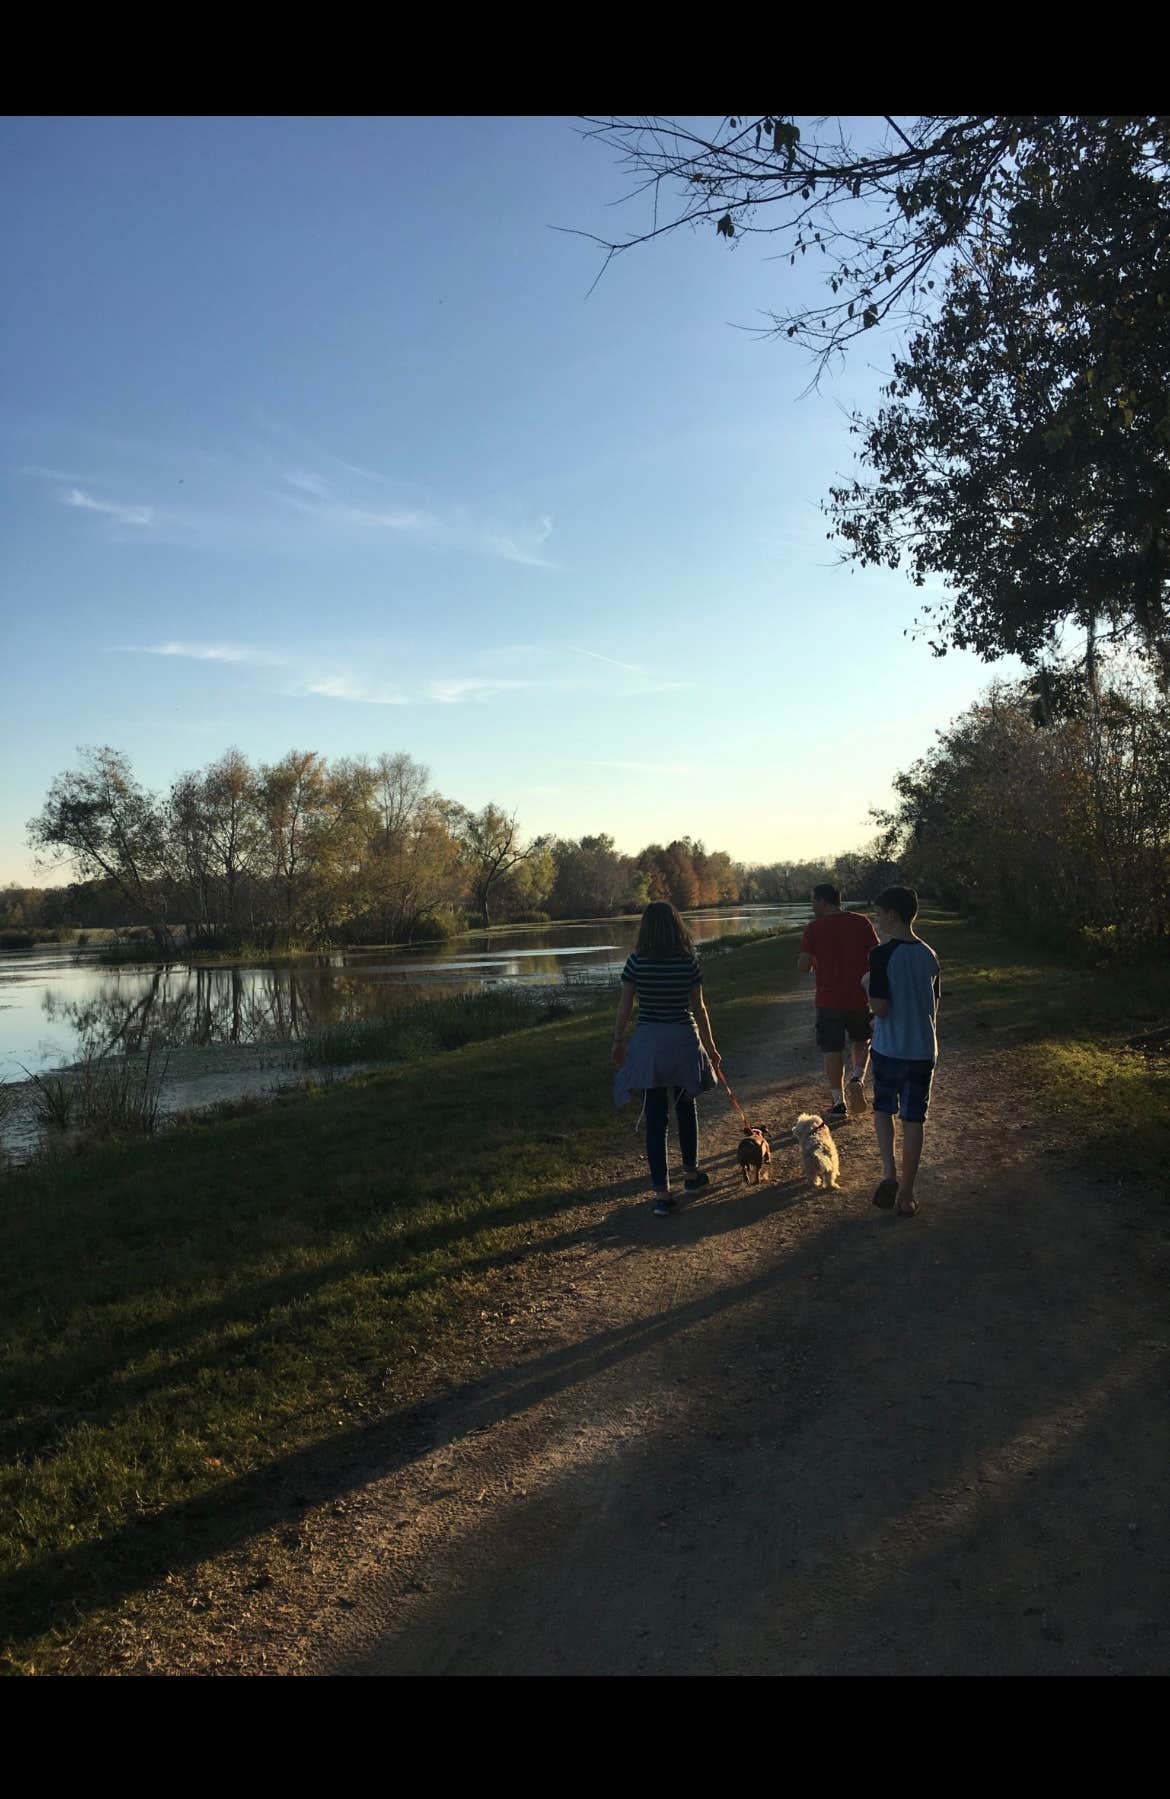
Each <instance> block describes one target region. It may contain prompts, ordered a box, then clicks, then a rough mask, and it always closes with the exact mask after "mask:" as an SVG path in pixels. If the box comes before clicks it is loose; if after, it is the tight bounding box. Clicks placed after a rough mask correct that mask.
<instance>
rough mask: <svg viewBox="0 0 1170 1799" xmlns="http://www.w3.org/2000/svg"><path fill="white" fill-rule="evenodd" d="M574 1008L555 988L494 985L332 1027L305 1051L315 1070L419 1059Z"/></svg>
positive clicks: (304, 1046)
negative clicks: (356, 1064)
mask: <svg viewBox="0 0 1170 1799" xmlns="http://www.w3.org/2000/svg"><path fill="white" fill-rule="evenodd" d="M571 1010H572V1007H571V1005H570V1003H569V1001H568V1000H567V999H565V998H563V997H562V996H561V995H560V993H559V992H558V991H557V990H556V989H555V988H552V989H540V988H533V989H523V988H515V987H489V988H487V989H486V990H485V991H484V992H482V993H459V994H454V995H452V996H450V997H448V998H443V999H421V1000H416V1001H415V1002H414V1003H413V1004H412V1005H408V1006H402V1007H401V1008H400V1009H399V1010H398V1011H397V1012H392V1013H390V1014H389V1016H388V1017H386V1018H369V1019H353V1020H349V1021H347V1022H345V1023H342V1024H336V1025H332V1026H330V1028H329V1029H328V1030H325V1031H318V1032H317V1033H316V1035H314V1036H312V1037H306V1038H304V1039H303V1040H302V1043H301V1046H300V1047H301V1051H302V1053H303V1056H304V1059H305V1062H306V1063H307V1064H308V1066H309V1067H311V1068H322V1067H331V1068H341V1067H345V1066H346V1065H350V1066H352V1064H353V1063H355V1062H405V1061H413V1060H416V1059H417V1058H418V1057H420V1056H432V1055H436V1054H437V1053H439V1052H440V1051H442V1050H452V1049H463V1048H464V1047H465V1046H466V1045H467V1044H469V1043H485V1042H487V1041H488V1039H489V1038H492V1037H506V1036H509V1035H511V1034H512V1033H513V1032H515V1031H523V1030H527V1029H529V1028H531V1026H533V1025H536V1024H547V1023H548V1022H549V1021H550V1020H551V1019H554V1018H564V1017H566V1016H567V1015H568V1013H569V1012H570V1011H571Z"/></svg>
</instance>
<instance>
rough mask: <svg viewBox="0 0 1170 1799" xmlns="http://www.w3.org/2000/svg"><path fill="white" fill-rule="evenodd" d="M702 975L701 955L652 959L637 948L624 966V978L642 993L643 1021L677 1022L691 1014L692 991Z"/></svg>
mask: <svg viewBox="0 0 1170 1799" xmlns="http://www.w3.org/2000/svg"><path fill="white" fill-rule="evenodd" d="M702 979H703V976H702V972H701V970H700V968H699V958H698V957H697V956H671V957H670V958H669V960H668V961H665V962H652V961H651V960H650V958H649V957H648V956H639V955H638V953H637V951H635V952H634V954H633V955H632V956H630V957H629V958H628V959H627V961H626V965H625V967H624V968H623V969H622V980H623V981H628V982H629V983H630V985H631V987H633V988H634V990H635V991H636V993H637V995H638V1023H639V1024H677V1023H678V1022H679V1021H680V1020H681V1019H684V1018H689V1017H690V1016H691V1006H690V998H691V993H692V992H693V990H694V989H695V988H696V987H697V986H698V985H699V983H700V981H701V980H702Z"/></svg>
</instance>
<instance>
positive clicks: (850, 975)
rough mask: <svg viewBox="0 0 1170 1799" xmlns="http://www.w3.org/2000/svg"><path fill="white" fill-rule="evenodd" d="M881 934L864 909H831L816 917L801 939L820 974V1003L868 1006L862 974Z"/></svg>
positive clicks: (839, 1007)
mask: <svg viewBox="0 0 1170 1799" xmlns="http://www.w3.org/2000/svg"><path fill="white" fill-rule="evenodd" d="M877 940H878V934H877V932H876V931H875V930H874V928H873V926H872V925H871V924H870V922H869V919H868V918H866V917H865V916H864V914H862V913H861V912H828V913H826V914H825V916H824V917H823V918H814V919H813V921H812V923H811V924H810V925H809V926H808V927H807V929H806V930H805V933H804V936H803V937H802V938H801V940H800V947H801V949H802V950H803V951H804V952H805V953H806V954H807V955H810V956H811V957H812V959H813V967H814V968H815V969H816V974H817V1005H818V1006H827V1007H831V1008H832V1009H833V1010H834V1011H838V1012H860V1011H862V1010H863V1009H864V1008H866V1007H867V1005H868V1002H867V1000H866V997H865V988H864V987H863V986H862V985H861V977H862V975H863V974H865V973H866V972H867V971H868V969H869V952H870V950H871V949H872V948H873V946H874V944H875V943H876V942H877Z"/></svg>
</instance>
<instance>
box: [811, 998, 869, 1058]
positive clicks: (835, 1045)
mask: <svg viewBox="0 0 1170 1799" xmlns="http://www.w3.org/2000/svg"><path fill="white" fill-rule="evenodd" d="M872 1035H873V1013H872V1012H871V1011H870V1010H869V1008H868V1007H866V1006H863V1007H862V1009H861V1011H860V1012H840V1011H838V1010H837V1008H836V1006H818V1007H817V1048H818V1049H823V1050H824V1051H825V1054H826V1055H832V1054H833V1053H834V1052H835V1051H837V1050H841V1049H844V1048H845V1039H846V1037H848V1039H849V1041H850V1043H868V1042H869V1040H870V1038H871V1037H872Z"/></svg>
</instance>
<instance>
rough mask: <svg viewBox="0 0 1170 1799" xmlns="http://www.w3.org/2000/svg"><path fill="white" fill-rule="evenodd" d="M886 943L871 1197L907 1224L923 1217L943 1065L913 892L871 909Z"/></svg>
mask: <svg viewBox="0 0 1170 1799" xmlns="http://www.w3.org/2000/svg"><path fill="white" fill-rule="evenodd" d="M873 910H874V918H875V920H876V923H877V930H878V936H879V937H880V938H881V939H882V941H881V942H880V943H879V944H878V946H877V948H876V949H872V950H870V952H869V975H868V977H867V980H868V987H869V1006H870V1011H871V1012H872V1013H873V1015H874V1027H873V1063H872V1067H873V1126H874V1131H875V1133H876V1135H877V1140H878V1148H879V1150H880V1151H881V1156H882V1171H883V1177H884V1178H883V1179H882V1181H881V1183H880V1185H879V1186H878V1189H877V1191H876V1193H875V1194H874V1196H873V1203H874V1205H875V1206H881V1207H882V1208H883V1209H884V1210H885V1211H889V1209H890V1207H891V1206H894V1205H895V1204H896V1206H897V1209H898V1211H899V1213H901V1215H902V1216H903V1217H904V1218H912V1217H913V1215H914V1213H915V1212H916V1211H917V1210H918V1201H917V1200H916V1199H915V1197H914V1182H915V1179H916V1177H917V1174H918V1164H919V1162H920V1161H921V1160H922V1138H923V1133H924V1128H925V1125H926V1111H927V1107H928V1105H929V1103H930V1083H931V1079H932V1077H933V1075H934V1065H935V1063H936V1062H937V1060H938V1002H939V967H938V957H937V956H936V955H935V953H934V951H933V950H932V949H931V947H930V945H929V943H924V942H923V941H922V938H921V937H919V936H917V935H916V933H915V930H914V920H915V918H916V917H917V915H918V895H917V894H916V893H915V891H914V889H913V888H912V887H887V888H886V890H885V892H884V893H879V895H878V897H877V899H876V900H875V901H874V904H873ZM895 1112H896V1113H897V1114H898V1115H899V1117H900V1118H901V1120H902V1178H901V1180H899V1179H898V1171H897V1168H896V1166H895V1163H894V1114H895Z"/></svg>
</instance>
